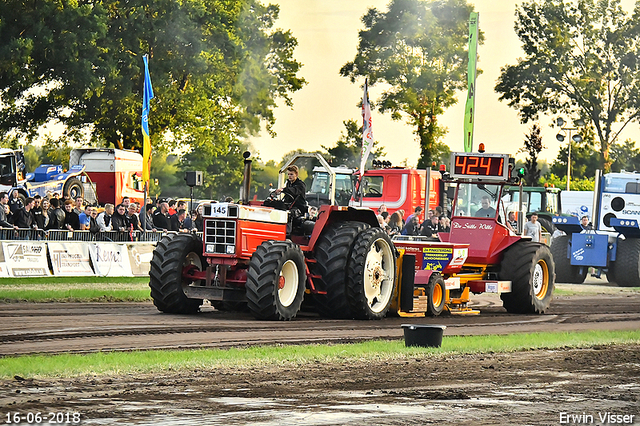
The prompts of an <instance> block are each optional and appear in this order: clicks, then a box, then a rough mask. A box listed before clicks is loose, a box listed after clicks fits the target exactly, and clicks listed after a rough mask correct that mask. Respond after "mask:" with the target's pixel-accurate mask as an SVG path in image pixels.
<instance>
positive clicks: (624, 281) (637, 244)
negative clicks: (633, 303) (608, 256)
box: [613, 238, 640, 287]
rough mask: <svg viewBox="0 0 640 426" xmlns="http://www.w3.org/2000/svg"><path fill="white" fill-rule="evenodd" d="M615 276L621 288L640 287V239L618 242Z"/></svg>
mask: <svg viewBox="0 0 640 426" xmlns="http://www.w3.org/2000/svg"><path fill="white" fill-rule="evenodd" d="M613 276H614V277H615V279H616V284H618V285H619V286H620V287H640V239H638V238H627V239H626V240H618V249H617V251H616V261H615V263H614V264H613Z"/></svg>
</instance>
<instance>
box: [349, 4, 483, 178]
mask: <svg viewBox="0 0 640 426" xmlns="http://www.w3.org/2000/svg"><path fill="white" fill-rule="evenodd" d="M472 11H473V7H472V6H471V5H470V4H468V3H467V2H466V0H435V1H430V2H427V1H425V0H392V1H391V3H390V4H389V9H388V10H387V12H386V13H381V12H380V11H378V10H377V9H376V8H370V9H369V10H368V11H367V13H366V14H365V15H364V16H363V17H362V22H363V23H364V26H365V29H364V30H362V31H360V36H359V38H360V43H359V46H358V53H357V55H356V57H355V59H354V60H353V61H352V62H348V63H346V64H345V65H344V66H343V67H342V68H341V69H340V74H341V75H342V76H344V77H349V78H350V79H351V81H352V82H355V80H356V78H357V77H359V76H363V77H368V78H369V86H370V87H373V86H374V85H376V84H378V83H386V84H388V85H389V86H390V88H389V89H387V90H386V91H385V92H383V94H382V96H381V98H380V100H379V101H378V102H377V104H378V105H379V107H378V108H379V110H380V111H381V112H383V113H384V112H390V113H391V117H392V118H393V119H395V120H399V119H401V118H402V113H404V114H406V116H407V118H408V122H409V123H410V124H411V125H412V126H414V127H415V129H416V130H415V133H416V135H417V137H418V139H419V141H420V149H421V153H420V160H419V161H418V167H420V168H425V167H426V166H427V165H430V164H431V161H432V159H433V158H434V152H435V151H436V145H437V142H438V139H440V138H441V137H442V136H443V135H444V134H445V132H446V130H445V129H443V128H441V127H440V126H438V124H437V120H436V119H437V116H438V115H440V114H442V113H443V111H444V110H445V109H446V108H447V107H449V106H451V105H453V104H455V103H456V98H455V94H456V91H458V90H463V89H466V85H467V81H466V75H467V63H468V54H467V44H468V33H469V30H468V22H469V14H470V13H471V12H472ZM482 40H484V36H483V35H482V34H481V35H480V41H482Z"/></svg>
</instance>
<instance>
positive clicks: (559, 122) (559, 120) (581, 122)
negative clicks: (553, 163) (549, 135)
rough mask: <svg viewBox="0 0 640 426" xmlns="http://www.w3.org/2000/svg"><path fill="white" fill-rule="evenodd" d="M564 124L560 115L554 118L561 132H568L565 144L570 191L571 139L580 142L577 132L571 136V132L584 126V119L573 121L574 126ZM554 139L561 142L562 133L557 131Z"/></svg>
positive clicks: (580, 138)
mask: <svg viewBox="0 0 640 426" xmlns="http://www.w3.org/2000/svg"><path fill="white" fill-rule="evenodd" d="M565 124H567V122H566V121H564V119H563V118H562V117H558V118H557V119H556V125H557V126H558V127H560V130H561V132H568V133H569V135H568V136H569V142H568V145H567V191H571V141H574V142H578V143H580V142H582V136H580V135H579V134H578V133H576V134H575V135H573V137H571V132H572V131H575V130H578V128H579V127H582V126H584V120H583V119H581V118H579V119H577V120H576V121H574V122H573V124H574V126H576V127H563V126H564V125H565ZM556 139H557V140H558V141H559V142H563V141H564V135H563V134H562V133H558V134H557V135H556Z"/></svg>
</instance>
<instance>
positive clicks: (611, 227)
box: [550, 171, 640, 287]
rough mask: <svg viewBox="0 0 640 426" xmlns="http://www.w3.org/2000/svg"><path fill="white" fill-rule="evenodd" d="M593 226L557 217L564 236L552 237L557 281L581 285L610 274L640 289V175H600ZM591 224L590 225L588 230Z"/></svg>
mask: <svg viewBox="0 0 640 426" xmlns="http://www.w3.org/2000/svg"><path fill="white" fill-rule="evenodd" d="M592 211H593V212H594V216H593V218H590V219H591V220H592V225H591V226H590V227H588V228H587V229H585V228H584V227H583V226H582V225H581V223H580V219H581V218H578V217H575V216H573V217H564V216H557V217H554V218H553V224H554V225H555V227H556V228H557V229H559V230H560V231H563V232H564V234H565V235H560V236H556V237H554V238H553V239H552V241H551V247H550V248H551V253H552V254H553V258H554V261H555V264H556V282H561V283H578V284H579V283H582V282H584V280H585V278H586V276H587V273H588V271H589V269H590V268H593V270H594V273H593V276H594V277H597V278H600V277H601V276H602V273H605V274H606V277H607V280H608V281H609V282H613V283H617V284H618V285H619V286H622V287H640V227H639V226H638V223H639V221H640V173H635V172H624V171H623V172H620V173H607V174H606V175H604V176H602V175H601V173H600V171H598V172H597V173H596V181H595V189H594V207H593V210H592ZM589 228H591V229H589Z"/></svg>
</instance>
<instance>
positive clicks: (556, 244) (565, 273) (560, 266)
mask: <svg viewBox="0 0 640 426" xmlns="http://www.w3.org/2000/svg"><path fill="white" fill-rule="evenodd" d="M569 238H571V237H570V236H569V235H560V236H558V237H556V238H554V239H553V240H552V241H551V246H550V247H549V250H551V254H552V255H553V261H554V263H555V265H556V280H555V282H557V283H568V284H582V283H583V282H584V280H585V278H586V277H587V270H588V269H589V268H587V267H583V268H582V272H580V267H579V266H575V265H572V264H571V259H569V257H568V250H569Z"/></svg>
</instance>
